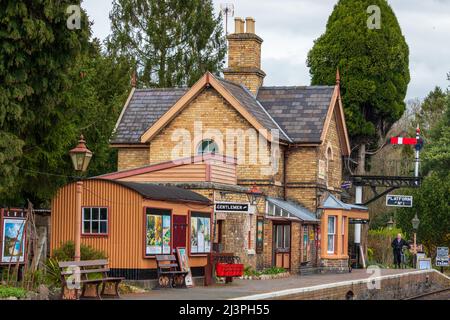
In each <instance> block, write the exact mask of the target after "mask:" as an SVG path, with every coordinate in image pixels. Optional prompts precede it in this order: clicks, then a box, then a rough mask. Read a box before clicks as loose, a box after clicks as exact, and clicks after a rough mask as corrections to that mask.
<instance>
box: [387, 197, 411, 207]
mask: <svg viewBox="0 0 450 320" xmlns="http://www.w3.org/2000/svg"><path fill="white" fill-rule="evenodd" d="M412 203H413V197H412V196H400V195H389V194H388V195H387V196H386V205H387V206H388V207H412Z"/></svg>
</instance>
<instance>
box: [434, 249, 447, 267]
mask: <svg viewBox="0 0 450 320" xmlns="http://www.w3.org/2000/svg"><path fill="white" fill-rule="evenodd" d="M436 266H438V267H448V247H438V248H437V251H436Z"/></svg>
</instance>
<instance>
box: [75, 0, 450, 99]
mask: <svg viewBox="0 0 450 320" xmlns="http://www.w3.org/2000/svg"><path fill="white" fill-rule="evenodd" d="M388 2H389V3H390V4H391V6H392V8H393V9H394V12H395V13H396V15H397V19H398V20H399V23H400V26H401V28H402V31H403V34H404V35H405V37H406V41H407V43H408V45H409V48H410V72H411V82H410V84H409V88H408V94H407V99H411V98H423V97H424V96H426V95H427V93H428V92H429V91H430V90H432V89H433V88H434V87H435V86H436V85H438V86H441V87H443V88H446V87H448V85H449V84H450V82H448V81H447V76H446V73H447V72H450V0H389V1H388ZM214 3H215V5H216V8H217V10H220V4H221V3H233V4H234V9H235V10H234V11H235V16H237V17H247V16H252V17H254V18H255V19H256V33H257V34H258V35H259V36H260V37H261V38H263V39H264V43H263V49H262V69H263V70H264V71H265V72H266V73H267V77H266V78H265V80H264V84H265V85H307V84H309V83H310V76H309V69H308V68H307V66H306V56H307V54H308V51H309V50H310V48H311V47H312V46H313V41H314V39H316V38H318V37H319V36H320V35H321V34H322V33H323V32H324V31H325V25H326V22H327V19H328V16H329V15H330V13H331V11H332V10H333V7H334V5H335V4H336V3H337V0H239V1H238V0H214ZM83 7H84V8H85V9H86V10H87V12H88V15H89V16H90V19H91V20H93V22H94V25H93V32H94V36H95V37H97V38H100V39H104V38H105V37H106V36H107V35H108V34H109V32H110V28H109V11H110V10H111V7H112V0H84V4H83ZM231 20H232V19H231ZM228 25H229V26H228V27H229V31H230V30H231V31H233V29H234V26H233V22H232V21H229V23H228Z"/></svg>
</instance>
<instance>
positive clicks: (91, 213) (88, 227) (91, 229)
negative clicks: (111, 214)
mask: <svg viewBox="0 0 450 320" xmlns="http://www.w3.org/2000/svg"><path fill="white" fill-rule="evenodd" d="M82 225H83V234H102V235H106V234H108V208H98V207H96V208H83V224H82Z"/></svg>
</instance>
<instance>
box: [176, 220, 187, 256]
mask: <svg viewBox="0 0 450 320" xmlns="http://www.w3.org/2000/svg"><path fill="white" fill-rule="evenodd" d="M186 234H187V217H186V216H180V215H174V216H173V249H174V250H175V249H176V248H186Z"/></svg>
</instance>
